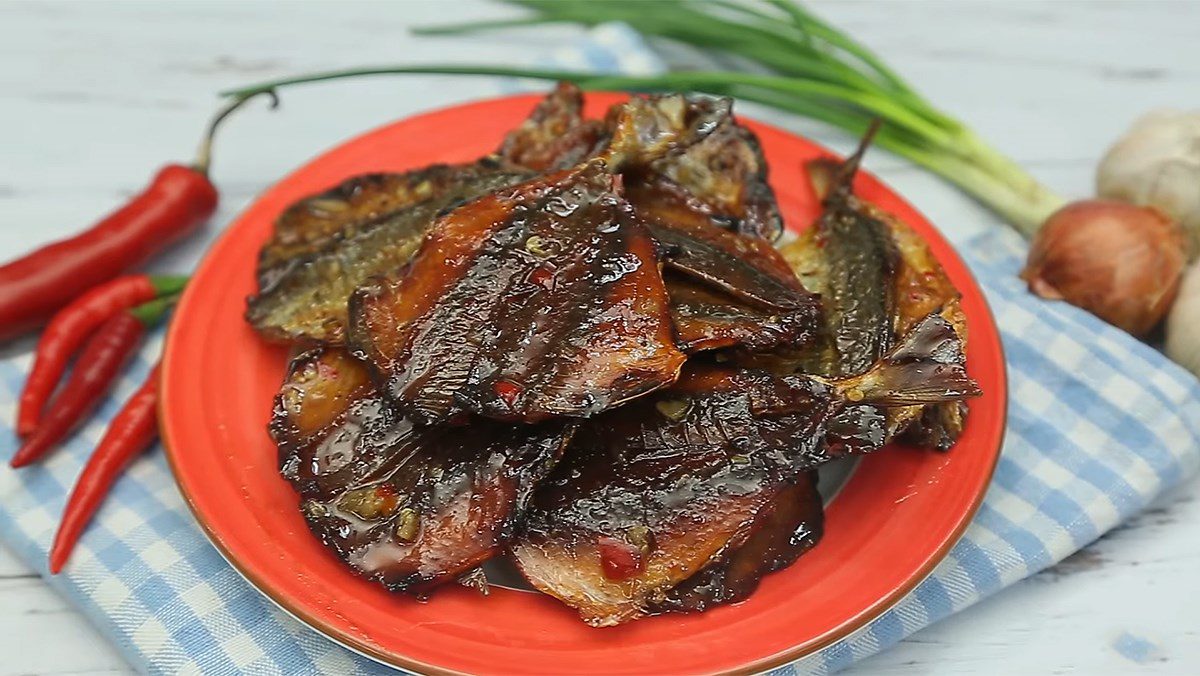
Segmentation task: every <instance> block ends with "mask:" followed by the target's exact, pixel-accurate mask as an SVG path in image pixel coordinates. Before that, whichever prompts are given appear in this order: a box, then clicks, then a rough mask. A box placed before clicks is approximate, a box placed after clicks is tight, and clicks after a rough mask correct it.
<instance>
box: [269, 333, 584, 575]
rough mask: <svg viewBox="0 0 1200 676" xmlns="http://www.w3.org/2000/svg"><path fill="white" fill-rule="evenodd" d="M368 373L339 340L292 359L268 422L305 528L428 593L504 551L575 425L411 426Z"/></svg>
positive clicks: (356, 560) (369, 570)
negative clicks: (373, 383)
mask: <svg viewBox="0 0 1200 676" xmlns="http://www.w3.org/2000/svg"><path fill="white" fill-rule="evenodd" d="M366 374H367V369H366V368H365V366H364V365H363V364H361V363H359V362H357V360H355V359H354V358H353V357H352V356H351V355H349V354H348V353H347V352H345V351H344V350H342V349H341V348H337V347H324V348H319V349H317V350H313V351H310V352H307V353H305V354H302V355H300V356H299V357H297V358H296V359H295V360H294V361H293V363H292V366H291V368H290V370H289V374H288V376H287V380H286V381H285V383H284V385H283V386H282V387H281V389H280V394H279V395H278V397H277V398H276V407H275V412H274V415H273V417H272V421H271V425H270V430H271V434H272V437H273V438H274V439H275V441H276V443H277V444H278V447H279V453H280V472H281V474H282V475H283V477H284V478H285V479H287V480H288V481H289V482H290V483H291V484H292V486H293V488H294V489H295V490H296V492H297V493H299V494H300V497H301V512H302V514H303V516H304V518H305V521H306V523H307V524H308V526H309V528H310V529H311V530H312V531H313V533H314V534H315V535H316V536H317V537H318V538H319V539H321V541H322V542H323V543H324V544H325V545H326V546H328V547H329V548H330V549H331V550H332V551H333V552H334V553H335V554H336V555H337V556H338V557H339V558H341V559H342V560H343V561H344V562H346V563H347V564H348V565H350V567H351V568H353V569H354V570H355V571H356V572H357V573H358V574H359V575H361V576H363V577H366V578H368V579H370V580H373V581H375V582H379V583H380V584H382V585H384V586H385V587H387V588H388V589H390V590H392V591H410V592H415V593H419V594H424V593H428V591H429V590H430V589H432V588H433V587H436V586H438V585H441V584H445V583H447V582H453V581H456V580H458V579H459V578H461V577H462V576H464V575H469V574H470V572H471V571H472V570H475V569H476V568H477V567H478V566H479V565H480V564H482V563H483V562H484V561H486V560H488V559H489V558H491V557H493V556H495V555H497V554H499V553H501V552H503V551H504V550H505V548H506V546H507V543H508V542H509V540H511V538H512V537H513V535H514V534H515V532H516V527H517V524H518V523H519V521H520V518H521V515H522V514H523V512H524V509H525V506H526V504H527V503H528V501H529V498H530V496H531V494H532V491H533V487H534V486H535V485H536V484H537V483H538V481H540V480H541V479H542V478H543V477H544V476H546V474H548V473H549V471H550V469H551V468H552V467H553V465H554V463H555V462H556V461H557V459H558V458H559V457H560V456H561V454H562V452H563V450H564V449H565V447H566V445H567V443H568V442H569V440H570V436H571V433H572V432H573V426H572V425H571V424H570V423H566V422H562V421H557V422H552V423H548V424H546V425H539V426H508V425H501V424H498V423H494V422H490V421H486V420H484V421H476V422H474V423H473V424H471V425H469V426H465V427H422V426H418V425H414V424H412V422H411V421H409V420H407V419H406V418H404V417H403V416H402V415H400V414H399V413H397V412H396V411H395V409H394V408H393V407H391V406H390V405H389V404H388V403H387V402H386V401H385V400H384V399H383V398H382V397H380V396H379V394H378V391H377V390H376V389H375V388H374V387H373V386H371V385H370V383H369V381H368V380H367V378H366ZM406 510H408V511H406Z"/></svg>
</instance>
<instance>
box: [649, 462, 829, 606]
mask: <svg viewBox="0 0 1200 676" xmlns="http://www.w3.org/2000/svg"><path fill="white" fill-rule="evenodd" d="M824 526H825V509H824V506H823V505H822V502H821V494H820V493H818V492H817V473H816V472H815V471H809V472H805V473H804V474H802V475H801V476H800V478H799V480H797V481H796V483H795V484H792V485H789V486H786V487H785V488H783V489H782V490H781V491H780V492H779V494H778V495H777V496H776V497H775V499H774V500H773V501H772V502H771V503H769V505H768V506H767V507H766V508H765V509H764V510H763V511H762V512H760V513H759V514H757V515H756V516H755V519H754V522H753V523H752V524H751V526H750V530H751V534H750V536H749V537H748V538H747V539H746V542H745V543H744V544H742V545H741V546H740V547H736V548H734V549H732V551H727V552H726V553H725V554H724V555H723V556H722V557H721V558H720V559H719V560H717V561H715V562H713V563H711V564H709V565H708V566H706V567H705V568H703V569H702V570H700V571H699V572H697V573H696V574H695V575H692V576H691V577H689V578H688V579H686V580H684V581H683V582H681V583H679V584H678V585H676V586H675V587H673V588H672V589H671V590H669V591H668V592H667V593H666V596H665V598H663V600H662V601H660V602H658V603H655V604H653V605H652V606H651V607H650V613H652V614H653V613H659V612H703V611H705V610H708V609H709V608H712V607H715V606H718V605H726V604H730V603H737V602H738V601H743V600H745V599H747V598H749V596H750V594H752V593H754V590H755V589H757V588H758V583H759V582H760V581H761V580H762V578H763V577H764V576H765V575H767V574H769V573H773V572H775V571H777V570H782V569H783V568H786V567H788V566H790V565H792V564H793V563H795V561H796V559H798V558H800V557H801V556H802V555H803V554H804V553H805V552H807V551H808V550H810V549H812V548H813V547H815V546H816V545H817V543H818V542H819V541H820V540H821V535H822V534H823V533H824Z"/></svg>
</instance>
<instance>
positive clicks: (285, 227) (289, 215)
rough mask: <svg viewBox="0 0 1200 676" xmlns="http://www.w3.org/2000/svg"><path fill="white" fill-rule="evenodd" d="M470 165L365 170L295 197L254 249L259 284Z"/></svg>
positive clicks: (441, 186) (450, 181)
mask: <svg viewBox="0 0 1200 676" xmlns="http://www.w3.org/2000/svg"><path fill="white" fill-rule="evenodd" d="M474 170H475V168H474V167H473V166H472V165H469V164H468V165H446V164H435V165H433V166H430V167H425V168H423V169H417V170H415V171H409V172H404V173H396V174H382V173H376V174H364V175H361V176H354V177H352V178H348V179H346V180H345V181H343V182H341V183H340V184H338V185H337V186H334V187H333V188H330V189H329V190H326V191H325V192H323V193H320V194H317V195H313V196H312V197H306V198H305V199H303V200H300V201H299V202H297V203H295V204H293V205H292V206H290V207H288V209H287V210H286V211H284V212H283V214H282V215H280V217H279V218H278V220H276V221H275V229H274V231H273V232H272V234H271V239H270V240H268V241H267V243H266V244H264V245H263V248H262V250H261V251H260V252H259V260H258V283H259V288H260V289H266V288H269V287H271V286H272V285H273V284H274V282H275V281H276V280H277V279H279V278H280V277H282V276H283V275H285V274H287V272H288V270H289V269H291V268H292V267H293V266H294V265H295V264H296V263H297V262H299V261H301V260H303V259H305V258H306V257H308V256H311V255H313V254H315V253H317V252H318V251H320V250H321V249H322V247H324V246H325V245H326V244H328V243H329V242H330V241H331V240H332V239H334V238H335V237H339V236H342V237H344V236H348V235H349V234H350V233H353V232H354V231H356V230H357V229H359V228H361V227H363V226H365V225H367V224H370V223H373V222H375V221H377V220H378V219H379V218H380V217H381V216H384V215H386V214H390V213H393V212H396V211H399V210H401V209H406V208H408V207H411V206H413V205H414V204H418V203H420V202H423V201H425V200H427V199H429V198H431V197H434V196H435V195H438V194H442V193H445V192H447V191H448V190H450V189H452V187H453V185H454V184H455V183H457V182H459V181H461V180H462V179H461V177H460V176H459V174H461V173H462V172H471V171H474Z"/></svg>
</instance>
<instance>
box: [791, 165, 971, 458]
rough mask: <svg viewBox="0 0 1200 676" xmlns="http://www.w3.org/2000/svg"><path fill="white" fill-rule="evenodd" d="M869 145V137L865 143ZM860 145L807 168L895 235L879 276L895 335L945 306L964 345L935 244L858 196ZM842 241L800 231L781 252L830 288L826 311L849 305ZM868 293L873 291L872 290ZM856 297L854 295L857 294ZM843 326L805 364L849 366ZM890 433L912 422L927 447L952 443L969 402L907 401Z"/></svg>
mask: <svg viewBox="0 0 1200 676" xmlns="http://www.w3.org/2000/svg"><path fill="white" fill-rule="evenodd" d="M864 148H865V145H864ZM861 154H862V149H860V150H859V152H858V153H856V156H855V157H854V158H851V159H850V160H848V161H847V163H846V165H843V164H839V163H837V162H835V161H830V160H817V161H814V162H812V163H810V164H809V166H808V171H809V176H810V179H811V180H812V181H813V184H814V187H815V188H816V190H817V192H818V194H819V195H823V196H825V197H826V199H829V196H830V195H831V194H832V193H833V191H834V190H835V186H836V187H837V188H836V189H837V190H840V191H841V192H842V193H843V194H844V195H848V196H847V197H843V198H841V202H840V203H841V204H843V205H844V206H846V207H848V208H851V209H853V210H854V211H856V212H857V213H860V214H862V215H863V218H864V219H867V220H869V221H871V222H873V223H877V224H881V225H882V226H884V228H886V233H887V237H888V238H889V239H890V241H891V249H892V250H893V251H894V252H895V264H894V267H893V270H892V274H891V275H890V276H889V278H887V279H884V278H881V279H878V280H876V283H877V284H881V285H882V284H886V286H882V287H880V289H881V290H882V291H884V292H886V293H888V294H890V297H891V299H890V301H888V302H887V305H888V306H889V307H890V308H891V310H890V312H891V315H892V316H891V321H890V324H891V328H890V332H891V335H892V337H893V338H895V337H898V336H900V335H903V334H904V333H905V332H906V331H908V330H909V329H911V328H912V326H913V325H914V324H915V323H916V322H917V321H919V320H921V319H922V318H924V317H925V316H927V315H928V314H930V313H933V312H937V313H940V314H941V315H942V316H943V317H944V318H945V319H946V320H947V321H948V322H949V323H950V324H951V325H952V326H953V327H954V330H955V332H956V333H957V334H958V336H959V339H960V340H961V341H962V343H963V345H966V342H967V325H966V317H965V315H964V314H963V312H962V309H961V306H960V304H959V300H960V297H961V294H960V293H959V292H958V289H956V288H955V287H954V285H953V283H952V282H951V281H950V279H949V277H948V276H947V275H946V272H945V270H944V269H943V268H942V266H941V265H940V264H939V263H938V262H937V259H936V257H934V255H933V253H932V252H931V251H930V250H929V246H928V244H927V243H926V242H925V240H924V239H923V238H922V237H921V236H920V235H918V234H917V233H916V232H914V231H913V230H912V229H911V228H909V227H908V226H907V225H905V224H904V223H902V222H901V221H899V220H898V219H896V218H895V217H893V216H891V215H890V214H887V213H885V212H883V211H881V210H880V209H878V208H876V207H874V206H873V205H871V204H869V203H866V202H863V201H862V200H860V199H859V198H857V197H855V196H853V194H851V193H850V192H849V191H850V190H851V183H850V179H851V176H852V174H851V173H850V171H849V170H848V169H847V165H849V164H851V163H854V162H857V161H858V159H856V158H861ZM836 248H837V247H836V245H835V246H834V248H833V249H831V248H830V243H829V242H827V241H823V240H822V238H821V234H820V231H819V230H818V229H813V230H810V231H808V232H806V233H804V234H802V235H801V237H800V238H799V239H797V240H796V241H795V242H793V243H791V244H789V245H787V246H785V247H784V248H783V255H784V257H785V258H786V259H787V260H788V262H789V264H791V265H792V267H793V269H794V270H795V271H796V273H797V276H799V277H800V278H801V279H802V280H803V282H804V284H805V285H806V286H807V287H809V288H812V289H814V290H817V291H818V292H821V293H824V294H825V295H824V296H823V297H824V299H825V302H826V306H827V310H829V309H832V310H833V311H832V312H828V314H827V316H828V317H831V318H832V317H836V316H837V315H838V314H839V311H838V310H839V308H841V311H840V314H842V315H845V314H847V313H848V312H849V310H850V309H849V308H848V307H845V305H846V304H847V301H848V297H846V296H838V295H836V294H832V293H827V289H828V288H829V285H830V284H831V281H830V280H831V278H832V273H831V269H832V267H833V266H834V265H835V261H836V258H835V256H833V255H831V252H836ZM868 297H875V295H874V294H872V295H869V296H868ZM851 300H852V299H851ZM836 331H837V327H836V326H833V325H830V326H829V327H827V329H826V331H825V332H824V337H825V338H826V339H825V340H824V341H821V340H820V339H819V340H818V341H817V344H818V345H821V343H822V342H823V343H824V344H823V346H821V347H820V348H818V349H817V350H812V351H809V352H808V353H807V354H804V355H802V358H801V359H800V360H799V363H800V365H799V368H801V369H802V370H807V371H811V372H815V373H825V374H829V373H837V372H839V371H840V370H841V369H843V368H846V367H845V366H843V365H841V364H840V362H839V354H838V351H837V350H836V346H835V345H834V344H833V341H830V340H828V337H829V336H831V335H834V334H835V332H836ZM887 414H888V417H889V421H890V422H889V433H888V436H889V438H890V437H893V436H896V435H897V434H899V433H900V432H901V431H903V430H904V429H905V428H911V431H910V432H909V433H906V434H905V435H904V439H905V441H908V442H910V443H915V444H918V445H921V446H926V447H929V448H935V449H938V450H946V449H948V448H949V447H950V446H952V445H953V443H954V441H955V440H956V439H957V438H958V436H959V434H961V432H962V429H963V426H964V425H965V421H966V414H967V407H966V406H965V405H964V404H963V403H962V402H952V403H947V404H940V405H938V406H935V407H913V408H909V409H892V410H889V411H888V413H887Z"/></svg>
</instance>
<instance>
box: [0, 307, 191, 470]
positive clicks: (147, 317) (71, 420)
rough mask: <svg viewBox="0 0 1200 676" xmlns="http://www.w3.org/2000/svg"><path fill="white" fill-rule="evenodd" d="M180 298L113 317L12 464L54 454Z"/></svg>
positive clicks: (88, 346)
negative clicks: (146, 336) (51, 451)
mask: <svg viewBox="0 0 1200 676" xmlns="http://www.w3.org/2000/svg"><path fill="white" fill-rule="evenodd" d="M175 300H176V298H174V297H170V298H160V299H158V300H154V301H151V302H149V303H145V304H144V305H139V306H138V307H136V308H134V309H132V310H127V311H125V312H122V313H120V314H118V315H116V316H114V317H113V318H111V319H109V320H108V321H107V322H105V323H104V325H103V326H101V327H100V328H99V329H97V331H96V333H95V335H93V336H92V337H91V338H90V339H88V342H87V344H86V345H85V346H84V348H83V352H82V353H80V355H79V360H78V361H77V362H76V366H75V369H74V370H73V371H72V372H71V377H70V378H69V379H68V380H67V383H66V384H65V385H63V388H62V391H61V392H59V393H58V396H56V397H55V398H54V400H53V401H51V402H50V407H49V408H48V409H47V410H46V415H45V417H43V418H42V422H41V424H39V425H38V427H37V429H36V430H34V432H33V434H31V435H29V439H27V440H26V441H25V445H24V446H22V447H21V448H20V449H19V450H18V451H17V452H16V454H15V455H13V457H12V460H11V461H10V463H9V464H11V465H12V466H13V467H24V466H25V465H28V464H29V463H31V462H34V461H36V460H38V459H39V458H41V457H42V456H44V455H46V453H48V452H50V450H51V449H53V448H54V446H55V445H56V444H57V443H58V442H59V441H62V440H63V439H64V438H65V437H66V436H67V435H68V434H70V432H71V431H72V430H74V429H75V426H76V425H77V424H79V422H81V421H82V420H83V419H84V418H86V417H87V414H88V413H90V412H91V410H92V409H93V408H95V406H96V404H98V403H99V402H100V400H101V399H103V398H104V395H105V394H106V393H107V392H108V389H109V387H111V386H112V384H113V381H114V380H116V376H117V374H118V373H119V372H120V371H121V367H123V366H124V365H125V362H126V361H128V359H129V357H130V356H132V355H133V353H134V352H135V351H136V350H137V347H138V344H139V342H140V341H141V338H142V336H143V335H144V334H145V333H146V329H147V328H149V327H151V326H154V325H155V324H157V323H158V322H159V320H161V319H162V318H163V316H164V315H165V314H166V312H167V310H168V309H170V307H171V305H172V304H173V303H174V302H175Z"/></svg>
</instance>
